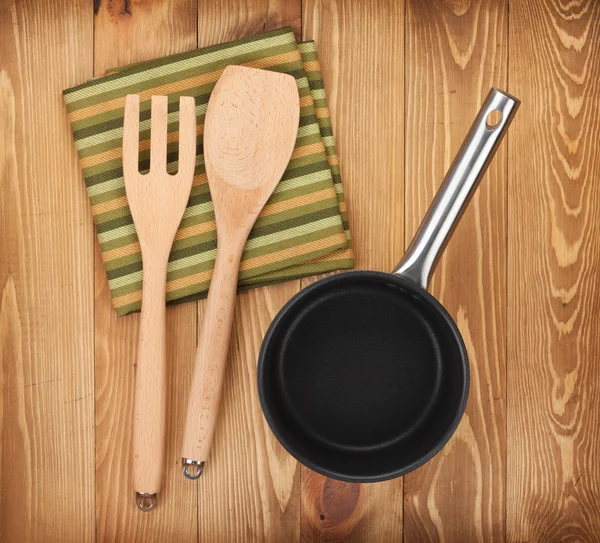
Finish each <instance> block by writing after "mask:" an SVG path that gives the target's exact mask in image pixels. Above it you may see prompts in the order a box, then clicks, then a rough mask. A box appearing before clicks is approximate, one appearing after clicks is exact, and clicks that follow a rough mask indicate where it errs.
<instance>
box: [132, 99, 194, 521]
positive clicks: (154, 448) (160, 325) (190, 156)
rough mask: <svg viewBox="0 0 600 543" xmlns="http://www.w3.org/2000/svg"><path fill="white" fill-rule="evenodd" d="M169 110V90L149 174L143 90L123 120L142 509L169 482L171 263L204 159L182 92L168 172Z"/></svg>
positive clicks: (136, 466)
mask: <svg viewBox="0 0 600 543" xmlns="http://www.w3.org/2000/svg"><path fill="white" fill-rule="evenodd" d="M167 111H168V102H167V97H166V96H153V97H152V117H151V121H150V122H151V125H150V128H151V137H150V172H149V173H148V174H147V175H142V174H140V173H139V170H138V147H139V115H140V97H139V96H137V95H130V96H127V99H126V102H125V119H124V125H123V178H124V181H125V191H126V193H127V200H128V202H129V208H130V209H131V215H132V216H133V222H134V224H135V230H136V232H137V235H138V238H139V241H140V247H141V251H142V265H143V297H142V315H141V317H140V334H139V343H138V353H137V368H136V376H135V400H134V419H133V484H134V488H135V490H136V503H137V505H138V507H139V508H140V509H141V510H142V511H150V510H151V509H153V508H154V506H155V505H156V494H157V493H158V492H159V491H160V486H161V479H162V473H163V464H164V449H165V443H164V441H165V418H166V406H167V395H166V374H167V366H166V361H167V350H166V333H165V292H166V290H165V289H166V280H167V263H168V261H169V253H170V252H171V246H172V245H173V239H174V238H175V234H176V232H177V228H178V226H179V223H180V222H181V218H182V216H183V212H184V211H185V207H186V204H187V201H188V199H189V196H190V191H191V189H192V181H193V180H194V167H195V165H196V106H195V103H194V99H193V98H191V97H189V96H188V97H181V98H180V99H179V167H178V171H177V174H175V175H169V174H168V173H167Z"/></svg>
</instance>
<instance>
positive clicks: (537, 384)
mask: <svg viewBox="0 0 600 543" xmlns="http://www.w3.org/2000/svg"><path fill="white" fill-rule="evenodd" d="M510 8H511V11H510V65H509V66H510V72H509V81H510V84H511V90H512V91H513V92H514V93H515V94H516V95H517V96H519V97H520V98H521V99H522V101H523V106H522V107H521V110H520V112H519V115H518V119H517V120H516V121H515V125H514V127H513V128H511V134H510V139H509V162H508V164H509V211H510V213H509V236H508V261H509V267H508V285H509V286H508V330H507V332H508V362H507V364H508V369H507V376H508V387H507V388H508V427H507V432H508V434H507V435H508V438H507V443H508V447H507V467H508V479H507V538H508V540H509V541H546V542H553V541H567V540H570V541H600V463H599V462H598V451H599V450H600V426H599V424H598V405H599V403H600V366H599V364H598V361H599V360H600V321H599V320H598V314H599V313H600V301H599V300H600V275H599V274H598V271H599V269H600V226H599V225H600V185H599V184H598V179H599V178H600V147H599V146H598V130H599V129H600V121H599V119H600V3H598V2H595V1H582V2H571V3H566V4H563V3H559V2H546V1H542V0H529V1H527V2H524V1H521V0H511V4H510Z"/></svg>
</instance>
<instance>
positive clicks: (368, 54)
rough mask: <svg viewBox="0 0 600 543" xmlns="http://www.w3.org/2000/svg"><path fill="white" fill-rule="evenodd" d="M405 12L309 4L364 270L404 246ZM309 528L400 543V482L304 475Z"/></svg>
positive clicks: (379, 5) (324, 534)
mask: <svg viewBox="0 0 600 543" xmlns="http://www.w3.org/2000/svg"><path fill="white" fill-rule="evenodd" d="M403 14H404V3H403V2H398V1H396V0H378V1H373V2H361V1H359V0H353V1H341V0H334V1H321V0H308V1H306V0H305V1H304V2H303V17H302V21H303V38H304V39H314V40H315V41H316V43H317V50H318V52H319V58H320V60H321V68H322V70H323V80H324V83H325V88H326V90H327V98H328V100H329V106H330V109H331V115H332V125H333V127H334V136H335V137H336V142H337V148H338V153H339V156H340V163H341V165H342V166H341V168H342V170H341V174H342V179H343V182H344V191H345V195H346V202H347V205H348V214H349V218H350V229H351V231H352V238H353V240H354V247H355V251H356V267H357V268H362V269H373V270H382V271H383V270H385V271H391V270H392V269H393V268H394V266H395V265H396V264H397V263H398V261H399V260H400V257H401V256H402V253H403V248H404V137H403V136H404V105H403V104H404V93H403V90H404V62H403V59H404V24H403V23H404V21H403ZM308 283H309V281H308V280H305V281H303V285H307V284H308ZM301 530H302V541H305V542H307V543H308V542H319V541H349V542H351V541H356V542H360V541H378V542H388V541H389V542H396V541H400V540H401V539H402V479H396V480H394V481H388V482H385V483H377V484H369V485H357V484H351V483H342V482H339V481H334V480H331V479H327V478H326V477H322V476H321V475H318V474H316V473H313V472H312V471H310V470H309V469H308V468H302V528H301Z"/></svg>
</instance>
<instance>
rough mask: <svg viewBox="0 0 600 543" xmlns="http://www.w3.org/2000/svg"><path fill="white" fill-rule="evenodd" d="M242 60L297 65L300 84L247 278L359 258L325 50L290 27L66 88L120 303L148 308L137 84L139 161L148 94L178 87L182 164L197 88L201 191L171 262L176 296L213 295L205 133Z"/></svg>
mask: <svg viewBox="0 0 600 543" xmlns="http://www.w3.org/2000/svg"><path fill="white" fill-rule="evenodd" d="M230 64H243V65H245V66H251V67H254V68H263V69H269V70H274V71H280V72H285V73H289V74H291V75H293V76H294V78H295V79H296V82H297V85H298V92H299V94H300V107H301V110H300V127H299V130H298V138H297V141H296V148H295V150H294V153H293V154H292V159H291V161H290V163H289V165H288V168H287V170H286V172H285V173H284V175H283V178H282V180H281V182H280V183H279V185H278V186H277V188H276V189H275V191H274V193H273V195H272V197H271V198H270V200H269V201H268V202H267V205H266V206H265V208H264V210H263V212H262V213H261V214H260V216H259V218H258V220H257V221H256V225H255V227H254V229H253V230H252V232H251V234H250V237H249V239H248V242H247V244H246V247H245V250H244V254H243V257H242V264H241V268H240V280H239V286H240V288H251V287H257V286H263V285H269V284H274V283H278V282H283V281H287V280H290V279H294V278H300V277H306V276H309V275H314V274H317V273H324V272H328V271H333V270H337V269H344V268H351V267H353V265H354V259H353V254H352V248H351V244H350V232H349V230H348V221H347V217H346V209H345V204H344V195H343V191H342V184H341V179H340V172H339V165H338V157H337V155H336V150H335V143H334V141H333V134H332V129H331V118H330V114H329V110H328V108H327V102H326V97H325V91H324V88H323V81H322V78H321V71H320V67H319V62H318V58H317V54H316V50H315V45H314V43H313V42H307V43H303V44H298V43H296V40H295V38H294V34H293V32H292V31H291V29H289V28H283V29H280V30H275V31H272V32H267V33H264V34H260V35H258V36H253V37H249V38H244V39H241V40H237V41H234V42H230V43H226V44H221V45H215V46H212V47H206V48H204V49H199V50H196V51H190V52H187V53H182V54H178V55H172V56H169V57H165V58H162V59H157V60H153V61H149V62H142V63H137V64H132V65H129V66H126V67H123V68H117V69H113V70H109V72H108V73H107V75H105V76H104V77H100V78H96V79H92V80H90V81H88V82H87V83H84V84H82V85H79V86H77V87H73V88H71V89H67V90H65V91H64V92H63V95H64V100H65V103H66V105H67V109H68V112H69V119H70V122H71V128H72V130H73V136H74V139H75V145H76V148H77V154H78V157H79V164H80V167H81V169H82V172H83V176H84V179H85V183H86V187H87V190H88V194H89V198H90V204H91V207H92V214H93V216H94V222H95V224H96V232H97V235H98V240H99V242H100V248H101V250H102V258H103V261H104V264H105V266H106V271H107V275H108V284H109V288H110V292H111V296H112V302H113V306H114V308H115V310H116V311H117V313H118V314H119V315H126V314H128V313H131V312H134V311H139V309H140V307H141V299H142V259H141V254H140V246H139V243H138V239H137V236H136V233H135V228H134V225H133V221H132V218H131V213H130V211H129V207H128V205H127V197H126V195H125V186H124V183H123V170H122V150H121V145H122V138H123V110H124V105H125V97H126V95H127V94H133V93H136V94H139V95H140V102H141V103H140V154H139V156H140V170H141V171H142V172H145V171H148V167H149V160H150V152H149V149H150V141H149V137H150V98H151V96H152V95H166V96H168V98H169V128H168V130H169V136H168V142H169V144H168V156H167V169H168V170H169V171H171V172H174V171H176V170H177V152H178V145H179V143H178V114H179V112H178V108H179V97H180V96H194V98H195V100H196V115H197V130H196V133H197V142H196V143H197V155H196V170H195V173H194V182H193V185H192V192H191V195H190V199H189V202H188V205H187V209H186V211H185V213H184V216H183V220H182V222H181V225H180V226H179V230H178V232H177V235H176V237H175V242H174V244H173V248H172V250H171V255H170V258H169V266H168V271H167V303H168V304H173V303H180V302H185V301H190V300H196V299H199V298H203V297H205V296H206V294H207V292H208V287H209V284H210V279H211V276H212V270H213V266H214V260H215V255H216V232H215V222H214V214H213V209H212V203H211V201H210V193H209V189H208V184H207V179H206V171H205V168H204V157H203V155H202V133H203V128H204V115H205V112H206V105H207V102H208V98H209V96H210V93H211V91H212V89H213V87H214V85H215V83H216V81H217V80H218V78H219V76H220V75H221V73H222V71H223V69H224V68H225V67H226V66H228V65H230Z"/></svg>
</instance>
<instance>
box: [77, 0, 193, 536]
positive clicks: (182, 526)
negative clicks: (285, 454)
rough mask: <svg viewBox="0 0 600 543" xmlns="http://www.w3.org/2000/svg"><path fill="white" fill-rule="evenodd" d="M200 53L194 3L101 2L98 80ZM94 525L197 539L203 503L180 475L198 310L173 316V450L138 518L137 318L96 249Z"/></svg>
mask: <svg viewBox="0 0 600 543" xmlns="http://www.w3.org/2000/svg"><path fill="white" fill-rule="evenodd" d="M195 47H196V4H195V2H193V1H192V0H163V1H157V2H152V3H151V4H150V3H145V4H142V3H139V2H136V3H131V2H126V3H125V2H124V1H123V0H121V1H118V2H102V3H101V5H100V9H99V11H98V14H97V15H96V17H95V31H94V74H95V75H102V74H103V73H104V72H105V71H106V70H107V69H108V68H112V67H115V66H121V65H123V64H128V63H130V62H138V61H142V60H148V59H152V58H157V57H161V56H164V55H167V54H171V53H178V52H181V51H186V50H190V49H194V48H195ZM88 211H89V209H88ZM95 269H96V275H95V284H96V309H95V319H96V321H95V323H96V328H95V334H96V335H95V351H96V503H97V506H96V517H97V537H98V540H99V541H136V540H143V541H190V540H195V539H197V525H196V505H197V498H196V492H195V488H194V485H193V484H190V483H189V482H188V481H186V480H185V479H184V478H183V475H182V474H181V458H180V446H181V439H182V434H183V419H184V416H185V409H186V403H187V394H188V390H189V380H190V378H191V371H192V364H193V357H194V352H195V345H196V339H195V338H196V321H197V319H196V304H185V305H181V306H177V307H172V308H168V309H167V345H168V346H167V359H168V366H169V369H168V372H169V375H168V385H167V386H168V400H167V440H166V441H167V443H166V445H167V450H166V461H165V468H166V469H165V474H164V479H163V489H162V492H161V493H160V494H159V501H158V506H157V508H156V509H155V510H154V511H152V512H151V513H143V512H141V511H139V510H138V509H137V507H136V505H135V501H134V497H135V494H134V491H133V480H132V464H131V454H132V452H131V423H132V416H133V387H134V365H135V360H136V350H137V336H138V322H139V315H130V316H127V317H117V316H116V313H115V311H114V309H113V308H112V306H111V302H110V293H109V290H108V283H107V279H106V271H105V268H104V265H103V263H102V260H101V257H100V250H99V246H98V243H96V266H95Z"/></svg>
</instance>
